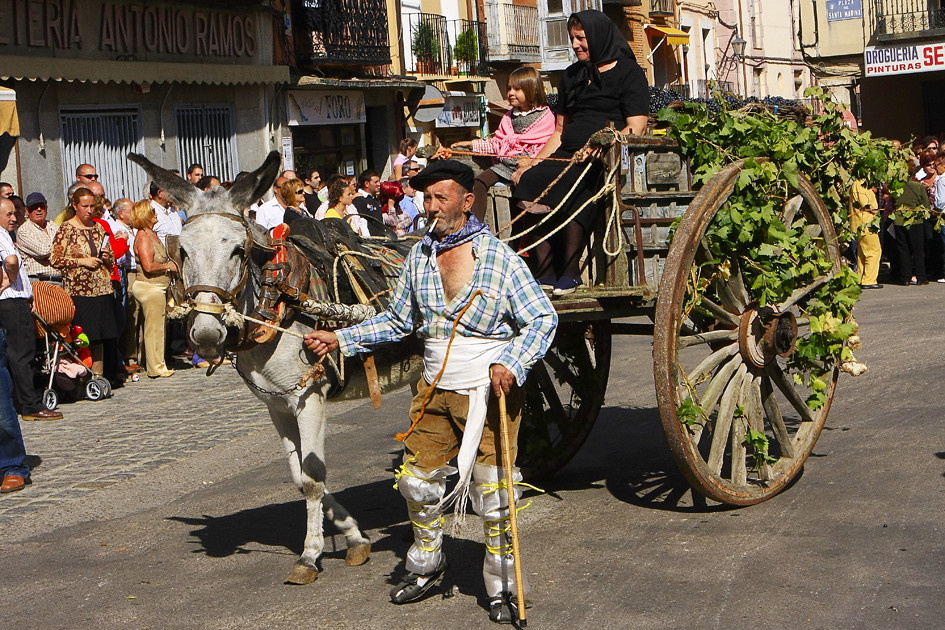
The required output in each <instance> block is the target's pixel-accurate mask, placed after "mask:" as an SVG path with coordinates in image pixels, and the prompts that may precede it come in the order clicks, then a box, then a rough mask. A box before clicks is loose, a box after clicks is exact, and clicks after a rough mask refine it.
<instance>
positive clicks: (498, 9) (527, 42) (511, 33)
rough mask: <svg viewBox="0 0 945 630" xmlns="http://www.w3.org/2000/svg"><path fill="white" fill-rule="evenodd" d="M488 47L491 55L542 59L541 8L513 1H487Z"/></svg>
mask: <svg viewBox="0 0 945 630" xmlns="http://www.w3.org/2000/svg"><path fill="white" fill-rule="evenodd" d="M486 11H487V12H488V15H489V50H490V54H491V57H492V59H494V60H504V61H540V60H541V43H540V39H539V35H538V8H537V7H527V6H521V5H517V4H512V3H511V2H492V3H487V5H486Z"/></svg>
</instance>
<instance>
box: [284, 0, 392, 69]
mask: <svg viewBox="0 0 945 630" xmlns="http://www.w3.org/2000/svg"><path fill="white" fill-rule="evenodd" d="M292 13H293V17H294V21H295V34H296V37H295V41H296V45H295V48H296V59H297V60H298V61H299V62H300V63H315V64H319V63H335V64H350V65H384V64H389V63H390V43H389V40H388V37H387V3H386V2H385V0H293V4H292Z"/></svg>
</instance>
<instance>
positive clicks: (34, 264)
mask: <svg viewBox="0 0 945 630" xmlns="http://www.w3.org/2000/svg"><path fill="white" fill-rule="evenodd" d="M47 212H48V204H47V203H46V197H44V196H43V194H42V193H38V192H33V193H30V194H29V195H28V196H27V197H26V217H27V219H28V220H27V221H26V222H25V223H23V225H21V226H20V227H19V229H17V234H16V244H17V246H18V248H19V250H20V254H21V255H22V256H23V265H24V266H25V267H26V272H27V273H28V274H29V277H30V279H31V280H42V281H43V282H52V283H54V284H58V285H60V286H61V285H62V274H61V273H60V272H59V270H58V269H56V268H55V267H52V266H50V264H49V255H50V254H51V253H52V241H53V238H54V237H55V236H56V231H57V230H58V229H59V226H58V225H56V224H55V223H54V222H53V221H47V220H46V215H47Z"/></svg>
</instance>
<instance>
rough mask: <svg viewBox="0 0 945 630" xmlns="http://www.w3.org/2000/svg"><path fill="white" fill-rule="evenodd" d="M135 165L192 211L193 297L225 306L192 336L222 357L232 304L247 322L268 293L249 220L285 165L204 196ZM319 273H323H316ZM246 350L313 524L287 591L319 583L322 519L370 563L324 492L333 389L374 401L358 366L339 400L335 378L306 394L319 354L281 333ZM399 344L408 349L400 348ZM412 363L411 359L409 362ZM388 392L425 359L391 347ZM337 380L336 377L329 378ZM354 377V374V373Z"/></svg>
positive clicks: (306, 323) (296, 318) (200, 315)
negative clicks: (411, 357)
mask: <svg viewBox="0 0 945 630" xmlns="http://www.w3.org/2000/svg"><path fill="white" fill-rule="evenodd" d="M128 159H130V160H132V161H133V162H135V163H136V164H138V165H139V166H141V167H142V168H143V169H144V170H145V171H146V172H147V174H148V176H149V177H150V178H151V180H153V181H154V182H155V183H156V184H157V185H158V186H159V187H160V188H161V189H162V190H164V191H165V193H167V195H168V197H169V198H170V199H171V201H173V202H174V204H175V205H177V206H178V207H181V208H184V209H185V210H186V212H187V222H186V224H185V225H184V228H183V232H182V233H181V236H180V252H179V257H180V260H181V261H182V269H181V274H182V279H183V283H184V287H185V289H187V291H186V294H187V295H190V296H192V299H193V300H194V302H195V303H202V304H205V305H206V304H210V305H217V307H218V308H216V309H215V308H212V307H211V308H202V309H199V312H197V313H196V314H194V313H191V314H190V316H189V320H188V333H187V334H188V338H189V339H190V341H191V342H192V343H193V345H194V348H195V350H196V351H197V353H198V354H199V355H200V356H202V357H216V356H220V355H221V354H222V353H223V352H224V351H226V350H227V349H230V348H229V347H228V345H227V336H228V332H229V333H230V334H231V336H232V327H231V328H230V330H229V331H228V329H227V323H226V322H225V321H224V316H223V314H222V313H213V312H208V311H213V310H220V311H223V310H224V309H223V306H224V305H225V303H227V302H228V303H229V305H230V306H232V307H233V308H234V309H236V310H237V311H238V312H239V313H242V314H244V315H248V314H250V313H252V312H253V311H254V309H255V308H256V306H257V304H258V302H259V299H260V295H261V288H262V267H261V265H262V263H263V262H265V258H266V256H265V252H264V251H262V250H261V249H260V248H258V247H256V246H257V245H265V244H266V243H267V241H268V235H267V234H266V232H265V230H264V229H263V228H262V227H260V226H259V225H258V224H256V223H255V222H254V221H249V220H246V219H245V218H244V217H243V210H244V209H245V208H249V207H250V206H251V205H252V204H253V203H255V202H256V201H257V200H258V199H260V198H261V197H262V196H263V194H265V192H266V191H267V190H269V188H270V186H272V184H273V182H274V181H275V179H276V176H277V174H278V170H279V165H280V160H279V154H278V153H276V152H275V151H274V152H272V153H270V154H269V156H268V157H267V158H266V160H265V162H264V163H263V164H262V166H260V167H259V168H258V169H256V170H255V171H253V172H252V173H248V174H244V175H241V176H240V177H238V178H237V180H236V182H235V184H234V185H233V187H232V188H231V189H230V190H229V191H227V190H226V189H224V188H222V187H218V188H214V189H212V190H209V191H206V192H204V191H200V190H198V189H196V188H195V187H194V186H192V185H191V184H190V183H189V182H187V181H185V180H183V179H181V177H180V176H179V175H175V174H174V173H172V172H170V171H168V170H165V169H163V168H160V167H158V166H156V165H155V164H153V163H152V162H150V161H149V160H148V159H147V158H145V157H144V156H143V155H138V154H129V156H128ZM312 273H315V270H314V269H313V270H312ZM315 323H316V322H315V320H314V319H313V318H311V317H309V316H307V315H305V314H302V313H293V314H292V315H290V316H289V317H288V318H287V319H286V320H285V321H284V322H283V323H282V326H283V327H285V328H286V330H289V331H292V332H294V333H297V334H304V333H306V332H309V331H311V330H313V329H314V326H315ZM250 345H251V347H249V348H248V349H243V350H239V351H238V355H237V369H238V371H239V373H240V376H241V377H242V378H243V381H244V382H245V383H246V385H247V386H248V387H249V389H250V391H251V392H252V393H253V394H255V395H256V397H257V398H259V399H260V400H262V401H263V402H264V403H265V404H266V406H267V407H268V409H269V415H270V417H271V418H272V423H273V424H274V425H275V428H276V431H277V432H278V433H279V437H280V438H281V439H282V443H283V446H284V447H285V450H286V454H287V456H288V462H289V470H290V472H291V474H292V479H293V481H294V482H295V484H296V485H297V486H298V488H299V490H300V491H301V492H302V495H303V496H304V497H305V505H306V512H307V527H306V535H305V545H304V550H303V551H302V555H301V556H300V557H299V559H298V560H297V561H296V563H295V565H294V566H293V568H292V571H291V572H290V573H289V576H288V577H287V578H286V580H285V582H286V583H287V584H310V583H311V582H313V581H315V579H316V578H317V577H318V572H319V565H318V560H319V557H320V556H321V554H322V551H323V549H324V543H325V540H324V534H323V531H322V518H323V514H324V517H326V518H328V519H329V520H331V521H332V522H333V523H334V524H335V526H336V527H337V528H338V530H339V531H340V532H341V533H342V534H343V535H344V536H345V538H346V539H347V544H348V550H347V554H346V557H345V563H346V564H347V565H349V566H353V565H359V564H363V563H365V562H367V560H368V559H369V556H370V552H371V544H370V540H369V539H368V537H367V536H366V535H365V534H364V533H363V532H362V531H361V530H360V528H359V526H358V523H357V521H356V520H355V519H354V518H353V517H352V516H351V515H350V514H349V513H348V511H347V510H346V509H345V508H344V507H343V506H342V505H341V504H339V503H338V501H336V500H335V499H334V497H333V496H332V495H331V494H330V493H329V492H328V491H327V490H326V487H325V479H326V469H325V424H326V398H327V397H328V395H329V390H331V391H332V394H333V395H336V396H337V397H339V398H344V399H351V398H360V397H364V396H367V395H368V387H367V382H366V379H365V378H364V374H363V370H359V369H356V368H357V365H356V364H354V363H352V364H351V367H350V369H348V370H346V372H347V373H348V374H351V375H353V377H352V378H351V379H350V382H348V383H343V384H341V385H342V387H341V388H340V389H341V391H340V393H337V394H335V392H334V390H336V389H339V388H338V387H334V385H338V383H332V382H331V381H330V379H329V378H320V379H318V380H316V381H311V380H310V381H308V384H307V385H305V386H303V387H301V388H300V387H298V384H299V383H300V381H301V380H302V379H303V378H304V377H305V376H306V375H307V374H308V373H309V371H310V369H311V367H312V364H313V363H314V362H315V357H314V355H313V354H312V353H310V352H309V351H307V350H305V349H304V348H303V346H302V343H301V341H300V340H299V339H298V338H297V337H295V336H291V335H289V334H284V333H282V332H278V333H277V334H276V336H275V337H274V338H273V339H272V340H271V341H270V342H268V343H264V344H252V343H251V344H250ZM397 345H401V344H397ZM405 359H407V360H405ZM376 366H377V372H378V377H379V379H378V380H379V383H380V385H381V391H390V390H392V389H394V388H397V387H400V386H402V385H406V384H408V383H411V382H416V381H417V379H418V377H419V376H418V375H419V371H420V367H421V362H420V361H411V360H409V353H406V354H405V351H404V350H402V349H400V350H399V349H397V348H396V347H393V348H391V350H390V351H388V352H387V353H378V354H377V355H376ZM326 374H327V375H328V376H331V375H332V374H333V372H332V371H331V370H328V371H327V372H326ZM354 375H356V376H354Z"/></svg>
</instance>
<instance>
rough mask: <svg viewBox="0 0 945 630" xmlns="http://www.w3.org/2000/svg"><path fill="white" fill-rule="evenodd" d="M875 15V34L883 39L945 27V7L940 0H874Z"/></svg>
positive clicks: (914, 35) (914, 34) (915, 34)
mask: <svg viewBox="0 0 945 630" xmlns="http://www.w3.org/2000/svg"><path fill="white" fill-rule="evenodd" d="M873 15H874V16H875V20H876V28H875V35H876V36H877V38H879V39H881V40H882V39H898V37H903V36H906V37H908V36H913V37H917V36H921V35H922V34H924V33H925V32H926V31H935V30H938V31H940V32H941V30H942V29H945V9H942V6H941V3H940V2H939V0H873ZM936 34H940V33H936Z"/></svg>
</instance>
